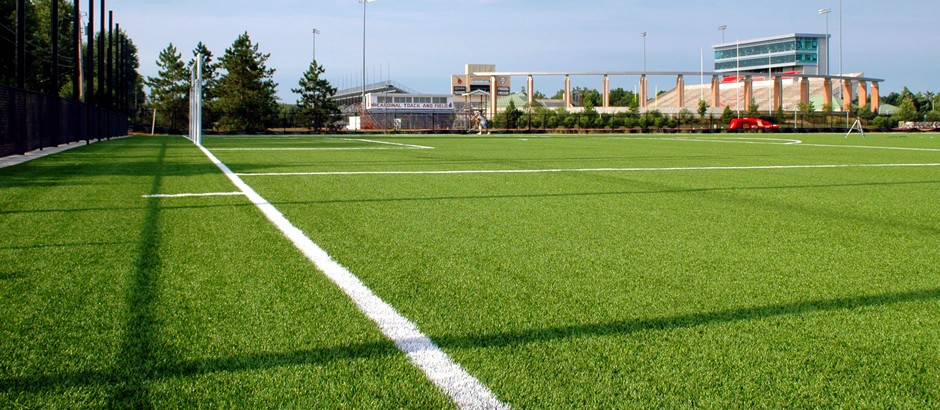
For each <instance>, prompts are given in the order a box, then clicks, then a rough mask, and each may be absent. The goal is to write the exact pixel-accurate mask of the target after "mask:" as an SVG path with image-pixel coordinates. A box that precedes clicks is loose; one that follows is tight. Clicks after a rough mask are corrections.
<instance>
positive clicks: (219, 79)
mask: <svg viewBox="0 0 940 410" xmlns="http://www.w3.org/2000/svg"><path fill="white" fill-rule="evenodd" d="M197 56H199V57H198V58H202V79H203V84H202V90H203V102H204V103H203V128H205V129H214V130H219V131H223V132H263V131H266V130H268V129H269V128H273V127H275V126H276V125H283V121H281V119H280V116H281V115H282V112H284V111H285V107H284V106H283V105H282V104H280V103H279V102H278V99H277V86H278V84H277V83H275V82H274V80H273V77H274V72H275V70H274V69H273V68H269V67H268V66H267V61H268V58H270V56H271V55H270V54H265V53H262V52H261V51H260V46H259V45H258V44H257V43H253V42H252V41H251V37H250V36H249V35H248V33H247V32H245V33H243V34H241V35H239V36H238V38H236V39H235V41H234V42H233V43H232V45H231V47H229V48H227V49H225V53H224V54H223V55H222V57H221V58H219V59H218V61H217V62H216V61H214V56H213V53H212V51H210V50H209V49H208V48H207V47H206V46H205V44H203V43H202V42H199V43H198V44H197V45H196V47H195V48H194V49H193V51H192V57H191V58H190V59H189V61H188V62H184V61H183V56H182V53H181V52H180V51H179V50H177V48H176V46H174V45H173V44H172V43H170V44H169V45H168V46H167V47H166V48H165V49H163V50H162V51H161V52H160V54H159V56H158V57H157V61H156V65H157V67H158V68H159V71H158V73H157V75H156V76H155V77H148V78H147V85H148V86H149V87H150V99H149V104H150V105H149V106H150V107H151V108H152V109H155V110H156V113H157V115H158V116H159V117H160V119H161V120H162V121H163V122H164V124H166V125H167V126H168V127H170V128H175V129H181V128H184V127H185V126H186V124H187V116H188V107H189V91H190V87H191V75H190V73H191V71H192V70H193V67H194V66H195V64H196V58H197ZM324 72H325V69H324V68H323V66H321V65H319V64H317V62H316V61H315V60H314V61H312V62H311V63H310V67H309V68H308V69H307V71H306V72H305V73H304V74H303V76H302V77H301V78H300V80H299V81H298V88H293V89H291V91H293V92H295V93H297V94H300V100H298V101H297V106H296V107H297V108H296V110H292V111H293V112H292V116H293V117H294V123H295V124H298V125H300V126H303V127H305V128H310V129H315V130H320V129H322V128H324V127H328V126H329V125H330V124H331V122H332V119H333V118H335V116H336V115H338V114H339V108H338V107H337V105H336V103H335V102H333V101H332V99H331V98H332V97H333V95H335V94H336V88H335V87H333V86H332V85H330V83H329V82H328V81H327V80H326V79H324V78H323V77H322V75H323V73H324Z"/></svg>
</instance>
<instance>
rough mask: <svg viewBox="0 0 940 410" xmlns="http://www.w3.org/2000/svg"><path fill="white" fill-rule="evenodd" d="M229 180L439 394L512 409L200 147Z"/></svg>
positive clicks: (476, 405) (467, 404)
mask: <svg viewBox="0 0 940 410" xmlns="http://www.w3.org/2000/svg"><path fill="white" fill-rule="evenodd" d="M199 148H200V149H201V150H202V152H203V153H205V154H206V156H207V157H209V160H210V161H212V162H213V163H214V164H215V165H216V166H218V167H219V169H221V170H222V172H223V173H225V176H226V177H228V179H229V180H231V181H232V183H233V184H235V186H236V187H238V188H239V189H241V191H242V192H243V193H244V194H245V196H247V197H248V200H249V201H251V203H253V204H254V205H255V206H257V207H258V209H259V210H261V212H262V213H264V215H265V216H266V217H267V218H268V219H269V220H271V222H273V223H274V225H275V226H277V228H278V229H279V230H280V231H281V232H282V233H284V235H285V236H286V237H287V238H288V239H290V241H291V242H293V243H294V246H296V247H297V249H299V250H300V251H301V252H303V254H304V255H305V256H307V259H309V260H310V261H311V262H313V263H314V265H316V267H317V268H318V269H320V270H321V271H322V272H323V274H324V275H326V276H327V277H328V278H329V279H330V280H332V281H333V283H335V284H336V285H337V286H338V287H339V288H340V289H342V290H343V292H345V293H346V295H347V296H349V298H350V299H352V301H353V302H354V303H355V304H356V306H358V307H359V309H360V310H362V312H363V313H365V314H366V316H368V317H369V319H372V321H374V322H375V323H376V324H378V326H379V329H380V330H381V331H382V333H384V334H385V336H387V337H388V338H389V339H392V341H393V342H395V346H397V347H398V349H399V350H401V351H402V352H404V353H405V354H406V355H407V356H408V358H409V359H410V360H411V362H412V363H413V364H414V365H415V366H417V367H418V368H419V369H421V370H422V371H424V373H425V375H427V377H428V379H430V380H431V381H432V382H433V383H434V384H435V385H437V387H438V388H440V389H441V390H443V391H444V393H445V394H447V395H448V396H450V398H451V399H452V400H453V401H454V403H456V404H457V406H458V407H459V408H462V409H508V408H509V406H507V405H506V404H504V403H502V402H500V401H499V399H498V398H496V396H495V395H494V394H493V393H492V392H491V391H490V390H489V389H488V388H487V387H486V386H484V385H483V383H480V381H479V380H477V379H476V378H475V377H473V376H472V375H470V374H469V373H467V371H466V370H464V369H463V368H462V367H461V366H460V365H459V364H457V363H456V362H454V361H453V360H452V359H451V358H450V357H449V356H447V354H446V353H444V351H442V350H441V349H440V348H439V347H437V345H435V344H434V342H433V341H431V339H430V338H428V337H427V336H425V335H424V334H423V333H421V331H420V330H419V329H418V326H417V325H415V324H414V323H412V322H411V321H410V320H408V319H407V318H405V317H404V316H402V315H401V313H398V311H396V310H395V308H393V307H392V306H391V305H389V304H388V303H386V302H385V301H384V300H382V299H381V298H379V297H378V296H376V295H375V293H373V292H372V290H371V289H369V288H368V287H367V286H366V285H365V284H363V283H362V281H360V280H359V278H357V277H356V275H354V274H353V273H352V272H350V271H349V270H348V269H346V268H345V267H343V266H342V265H340V264H339V263H338V262H336V261H334V260H333V258H332V257H330V255H329V254H327V253H326V251H324V250H323V249H322V248H320V247H319V246H318V245H317V244H316V243H314V242H313V241H312V240H310V238H308V237H307V236H306V235H305V234H304V233H303V231H301V230H300V229H299V228H297V227H296V226H294V225H293V224H292V223H291V222H290V221H289V220H288V219H287V218H286V217H285V216H284V214H282V213H281V211H279V210H278V209H277V208H276V207H274V205H272V204H271V203H270V202H268V201H267V200H265V199H264V198H263V197H262V196H261V195H259V194H258V193H257V192H255V190H254V189H252V188H251V187H250V186H248V184H246V183H245V182H244V181H242V179H241V178H239V177H238V176H237V175H236V174H235V173H233V172H232V170H231V169H229V167H228V166H227V165H225V164H224V163H223V162H222V161H220V160H219V159H218V158H216V157H215V155H212V153H211V152H209V150H207V149H206V148H205V147H201V146H200V147H199Z"/></svg>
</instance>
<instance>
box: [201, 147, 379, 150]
mask: <svg viewBox="0 0 940 410" xmlns="http://www.w3.org/2000/svg"><path fill="white" fill-rule="evenodd" d="M390 149H393V148H384V147H333V148H329V147H283V148H213V149H212V150H213V151H370V150H372V151H375V150H390Z"/></svg>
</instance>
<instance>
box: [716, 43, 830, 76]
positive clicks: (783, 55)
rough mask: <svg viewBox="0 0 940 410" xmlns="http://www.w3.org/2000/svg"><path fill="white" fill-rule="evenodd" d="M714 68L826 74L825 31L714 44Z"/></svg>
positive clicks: (756, 71)
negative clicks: (822, 32)
mask: <svg viewBox="0 0 940 410" xmlns="http://www.w3.org/2000/svg"><path fill="white" fill-rule="evenodd" d="M714 48H715V71H716V72H719V73H736V72H738V71H739V70H740V71H742V72H749V73H766V72H768V71H772V72H774V73H802V74H815V75H829V68H828V67H829V57H828V56H829V38H828V36H827V35H825V34H800V33H796V34H788V35H783V36H775V37H767V38H759V39H753V40H746V41H736V42H733V43H724V44H719V45H716V46H714Z"/></svg>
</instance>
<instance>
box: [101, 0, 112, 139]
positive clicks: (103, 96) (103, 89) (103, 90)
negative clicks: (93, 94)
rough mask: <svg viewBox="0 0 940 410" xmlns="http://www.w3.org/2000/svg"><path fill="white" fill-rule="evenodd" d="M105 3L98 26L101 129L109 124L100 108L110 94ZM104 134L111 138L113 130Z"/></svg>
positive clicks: (102, 5)
mask: <svg viewBox="0 0 940 410" xmlns="http://www.w3.org/2000/svg"><path fill="white" fill-rule="evenodd" d="M104 4H105V2H104V0H101V9H100V11H101V18H100V19H99V20H100V26H99V28H98V108H99V110H98V126H99V127H101V128H99V129H102V128H105V127H106V126H107V124H108V121H107V120H106V119H105V118H104V115H105V113H104V112H103V111H102V110H101V109H100V108H102V107H107V105H108V96H107V92H108V91H107V88H106V87H107V84H105V82H106V81H107V80H106V79H105V76H104V75H105V63H104V55H105V49H104V47H105V46H104V45H105V42H104V36H105V35H106V34H107V32H106V31H105V25H104V24H105V15H104V14H105V10H106V9H105V6H104ZM104 135H105V138H107V139H111V130H110V129H104Z"/></svg>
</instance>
